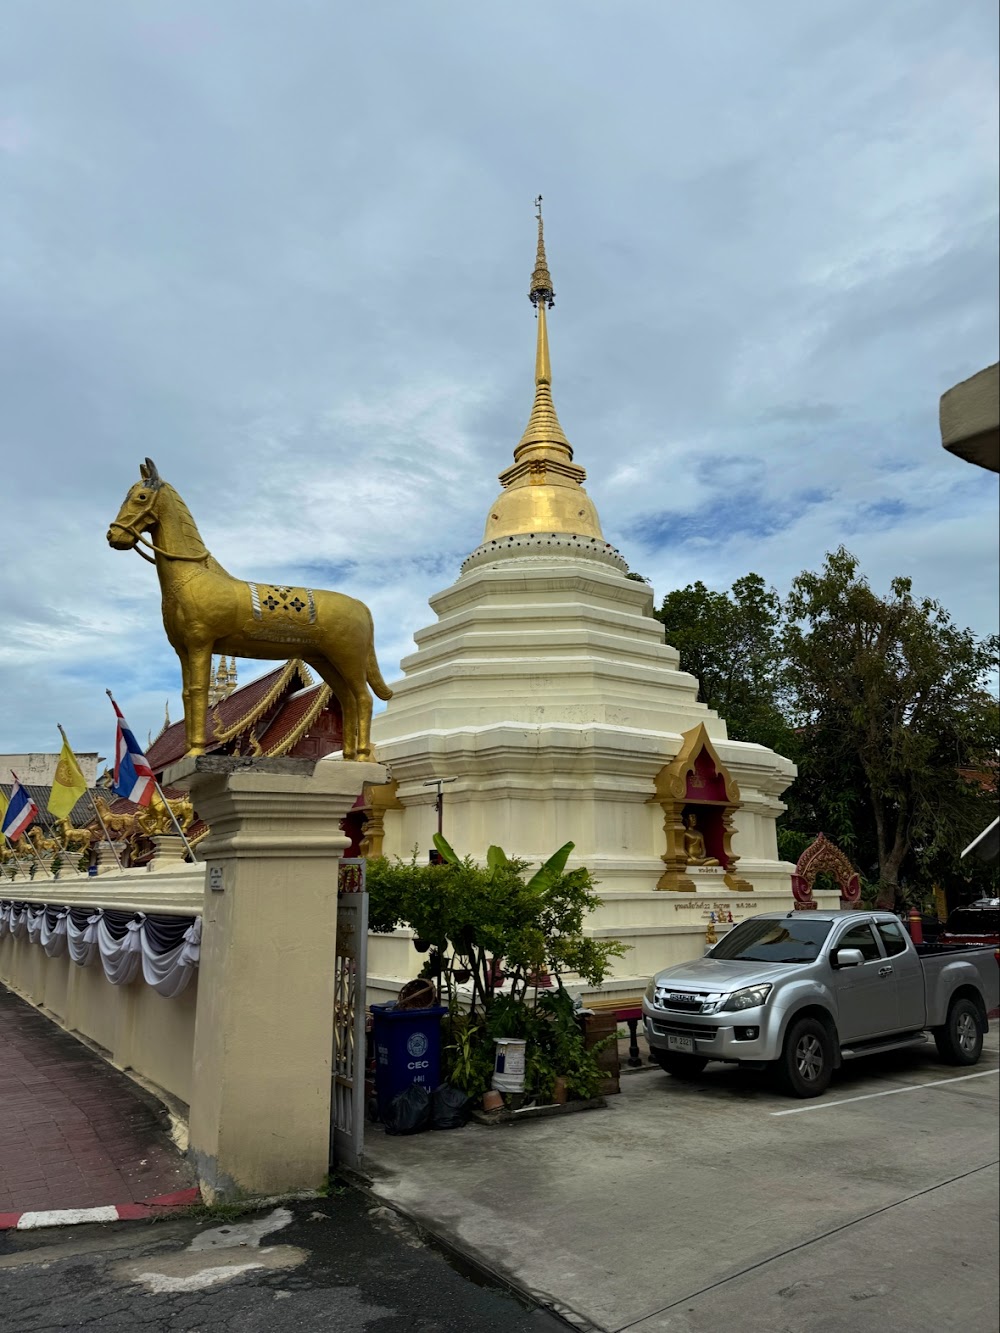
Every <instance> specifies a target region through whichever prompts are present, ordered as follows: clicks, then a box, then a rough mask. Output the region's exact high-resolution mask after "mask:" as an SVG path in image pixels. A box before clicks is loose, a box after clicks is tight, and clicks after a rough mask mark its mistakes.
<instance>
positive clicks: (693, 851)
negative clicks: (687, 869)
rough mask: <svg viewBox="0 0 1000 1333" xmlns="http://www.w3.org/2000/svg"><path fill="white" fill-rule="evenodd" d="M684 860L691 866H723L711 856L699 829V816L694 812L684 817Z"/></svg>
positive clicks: (691, 811) (690, 811)
mask: <svg viewBox="0 0 1000 1333" xmlns="http://www.w3.org/2000/svg"><path fill="white" fill-rule="evenodd" d="M684 860H685V861H686V862H687V864H688V865H689V866H717V865H721V862H720V861H718V860H717V859H716V858H715V857H714V856H709V854H708V848H707V847H706V846H705V835H704V834H703V833H702V832H701V830H700V829H699V828H698V816H697V815H696V814H695V812H694V811H693V810H689V811H688V813H687V814H686V815H685V816H684Z"/></svg>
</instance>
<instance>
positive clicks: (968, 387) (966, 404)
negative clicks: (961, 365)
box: [941, 362, 1000, 472]
mask: <svg viewBox="0 0 1000 1333" xmlns="http://www.w3.org/2000/svg"><path fill="white" fill-rule="evenodd" d="M941 443H942V444H943V445H944V447H945V448H946V449H947V450H948V452H949V453H950V454H955V455H956V457H958V458H964V459H965V461H966V462H967V463H976V464H978V466H979V467H985V468H989V470H990V471H991V472H1000V362H997V363H996V364H995V365H992V366H987V367H986V369H985V370H981V371H979V373H978V374H977V375H972V376H971V377H970V378H969V379H967V380H963V381H962V382H961V384H956V385H955V387H954V388H952V389H949V390H948V392H947V393H943V394H942V395H941Z"/></svg>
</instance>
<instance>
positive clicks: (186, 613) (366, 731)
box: [108, 458, 392, 759]
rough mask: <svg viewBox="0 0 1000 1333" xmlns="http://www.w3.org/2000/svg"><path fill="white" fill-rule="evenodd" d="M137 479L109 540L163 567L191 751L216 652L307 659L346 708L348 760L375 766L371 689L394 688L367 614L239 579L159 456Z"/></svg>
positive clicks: (201, 740) (311, 594)
mask: <svg viewBox="0 0 1000 1333" xmlns="http://www.w3.org/2000/svg"><path fill="white" fill-rule="evenodd" d="M139 475H140V477H141V480H140V481H138V482H137V483H136V484H135V485H134V486H132V487H131V489H130V490H129V493H128V495H127V496H126V497H125V503H124V504H123V505H122V507H121V509H120V510H119V511H118V517H117V518H116V519H115V520H114V522H113V523H112V524H111V527H110V528H109V530H108V542H109V544H110V545H111V546H113V547H114V548H115V550H117V551H129V550H136V551H138V552H139V554H140V555H141V556H142V557H143V559H144V560H149V561H150V563H151V564H155V565H156V572H157V574H158V576H159V579H160V589H161V592H162V594H163V627H164V629H165V630H166V632H167V638H168V639H169V640H170V644H171V646H172V647H173V649H174V652H176V654H177V656H178V657H179V658H180V663H181V676H182V678H183V698H184V727H185V733H186V736H187V746H188V749H187V752H188V754H189V755H199V754H204V753H205V719H206V713H207V709H208V692H209V686H210V683H211V680H210V678H211V674H212V655H213V654H219V653H225V654H227V655H228V656H236V657H252V658H264V659H275V658H276V659H278V660H281V659H283V658H289V657H297V658H301V659H302V661H304V662H308V664H309V665H310V666H311V667H313V668H314V669H315V670H316V671H317V672H318V673H319V674H320V676H322V678H323V680H325V681H326V683H327V685H329V687H330V689H331V690H332V691H333V694H334V696H335V697H336V699H337V701H338V702H339V704H340V707H341V712H342V714H343V722H344V758H345V759H370V758H371V720H372V699H371V695H370V694H369V692H368V689H369V686H370V687H371V689H372V690H374V692H375V693H376V694H377V695H378V697H379V698H380V699H390V698H391V697H392V691H391V690H390V689H389V687H388V686H387V685H386V683H385V681H384V680H383V679H382V673H381V671H379V667H378V662H377V661H376V659H375V633H374V628H373V626H372V617H371V612H370V611H369V610H368V607H367V606H365V604H364V603H363V602H358V601H355V599H354V598H353V597H347V596H345V595H344V594H343V593H339V592H324V591H321V590H314V589H312V588H290V587H287V586H286V585H284V584H278V583H248V582H244V581H243V580H242V579H237V578H234V577H233V576H232V575H231V574H228V573H227V572H226V571H225V570H224V569H223V568H222V566H221V565H220V564H219V562H218V561H217V560H216V559H215V558H214V556H213V555H212V554H211V552H210V551H209V549H208V547H207V546H206V545H205V543H204V542H203V541H202V539H201V534H200V533H199V532H198V529H197V527H196V526H195V522H194V519H193V518H192V517H191V515H190V513H189V512H188V508H187V505H186V504H185V503H184V501H183V500H182V499H181V497H180V496H179V495H178V493H177V492H176V491H175V490H174V488H173V487H172V486H170V485H169V484H168V483H167V482H165V481H164V480H163V479H162V478H161V477H160V474H159V473H158V472H157V470H156V466H155V464H154V463H153V462H152V461H151V459H148V458H147V459H146V461H145V463H143V464H142V465H141V466H140V468H139ZM146 533H148V534H149V536H146V535H145V534H146ZM143 545H145V546H147V547H148V548H149V549H150V550H151V551H152V552H153V555H152V556H149V555H147V554H146V553H145V551H143V550H142V549H141V547H142V546H143Z"/></svg>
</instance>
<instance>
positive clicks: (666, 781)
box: [649, 723, 751, 893]
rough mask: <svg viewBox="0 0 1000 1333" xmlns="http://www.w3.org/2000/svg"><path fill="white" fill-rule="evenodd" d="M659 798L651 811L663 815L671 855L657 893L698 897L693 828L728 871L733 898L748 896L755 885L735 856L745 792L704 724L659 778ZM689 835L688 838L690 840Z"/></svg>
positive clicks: (686, 738)
mask: <svg viewBox="0 0 1000 1333" xmlns="http://www.w3.org/2000/svg"><path fill="white" fill-rule="evenodd" d="M655 783H656V794H655V795H654V796H651V797H650V802H649V803H650V804H651V805H659V806H660V808H661V809H662V810H663V832H664V834H665V835H666V840H667V849H666V851H665V852H664V853H663V856H662V857H661V860H662V861H663V864H664V867H665V869H664V871H663V874H662V875H661V876H660V878H659V881H658V882H657V885H656V887H657V888H658V889H664V890H666V891H667V892H669V893H694V892H695V883H694V881H693V880H692V878H691V873H690V872H691V868H692V864H695V865H697V864H698V863H697V862H695V863H692V860H691V853H690V851H689V847H688V846H686V843H687V844H690V842H691V837H690V834H691V827H690V819H689V816H691V815H694V827H695V829H696V830H697V831H698V832H699V833H700V834H701V835H702V838H703V840H704V847H705V854H706V856H707V857H708V858H711V860H713V861H715V862H717V863H718V864H719V865H720V866H721V867H722V870H723V872H724V873H723V875H722V880H723V883H724V884H725V885H726V887H727V888H728V889H731V890H732V892H733V893H749V892H750V891H751V886H750V884H749V883H748V882H747V881H746V880H745V879H739V878H738V877H737V875H736V873H735V871H736V862H737V861H738V860H739V857H738V856H734V855H733V846H732V843H733V833H734V832H735V830H734V828H733V815H734V814H735V813H736V811H737V810H738V809H739V808H740V806H741V805H742V803H743V802H742V799H741V797H740V789H739V787H738V786H737V785H736V782H735V780H734V779H733V777H732V776H731V775H730V773H729V770H728V769H727V768H726V766H725V764H724V763H723V762H722V760H721V759H720V758H719V756H718V755H717V754H716V752H715V747H714V746H713V745H712V742H711V740H710V739H709V735H708V732H707V731H706V730H705V726H704V723H699V725H698V726H697V727H694V728H692V730H691V731H686V732H685V733H684V735H683V736H682V738H681V748H680V750H679V751H678V752H677V755H676V757H675V758H674V759H672V760H671V761H670V763H669V764H666V765H665V766H664V767H663V768H661V769H660V771H659V773H657V775H656V778H655ZM685 835H687V837H686V836H685Z"/></svg>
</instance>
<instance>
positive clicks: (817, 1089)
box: [777, 1018, 833, 1097]
mask: <svg viewBox="0 0 1000 1333" xmlns="http://www.w3.org/2000/svg"><path fill="white" fill-rule="evenodd" d="M832 1074H833V1042H832V1041H831V1039H830V1033H829V1032H828V1031H827V1029H826V1028H825V1027H824V1026H823V1024H822V1023H821V1022H820V1021H819V1020H818V1019H816V1018H800V1019H798V1020H797V1021H796V1022H794V1023H793V1024H792V1025H791V1027H790V1028H789V1029H788V1032H787V1033H786V1035H785V1045H784V1049H783V1050H782V1052H781V1059H780V1060H779V1061H778V1065H777V1075H778V1084H779V1086H780V1088H781V1090H782V1092H787V1093H788V1095H789V1096H790V1097H819V1096H820V1094H821V1093H824V1092H826V1090H827V1088H828V1087H829V1085H830V1078H831V1076H832Z"/></svg>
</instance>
